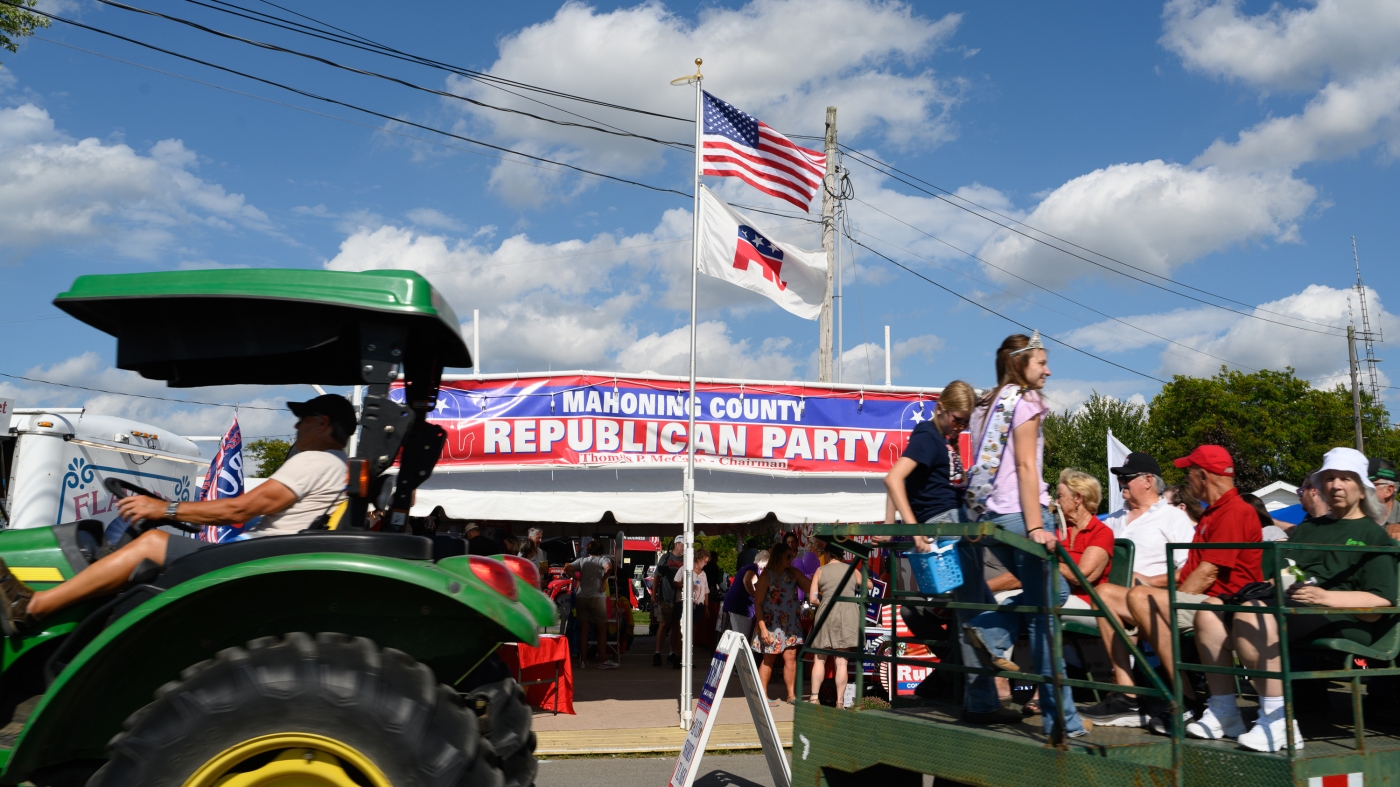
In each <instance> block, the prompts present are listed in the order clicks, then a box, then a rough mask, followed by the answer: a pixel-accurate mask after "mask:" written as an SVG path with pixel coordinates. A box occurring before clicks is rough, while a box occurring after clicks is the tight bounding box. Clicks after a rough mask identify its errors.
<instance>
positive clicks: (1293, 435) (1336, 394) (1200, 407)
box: [1148, 368, 1400, 490]
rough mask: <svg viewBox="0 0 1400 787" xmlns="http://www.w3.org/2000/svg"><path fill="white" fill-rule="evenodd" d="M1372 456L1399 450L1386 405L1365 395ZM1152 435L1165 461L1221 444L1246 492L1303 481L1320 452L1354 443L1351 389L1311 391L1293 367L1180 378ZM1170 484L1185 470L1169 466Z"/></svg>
mask: <svg viewBox="0 0 1400 787" xmlns="http://www.w3.org/2000/svg"><path fill="white" fill-rule="evenodd" d="M1362 417H1363V435H1364V437H1365V442H1366V453H1367V454H1368V455H1371V456H1384V457H1387V458H1394V457H1395V455H1396V448H1397V447H1400V439H1397V434H1396V430H1395V429H1394V428H1392V427H1391V426H1390V416H1389V413H1388V412H1386V410H1385V408H1384V406H1382V405H1381V404H1379V403H1378V402H1373V401H1371V399H1370V397H1369V396H1364V395H1363V415H1362ZM1148 426H1149V429H1148V432H1149V437H1150V440H1151V442H1152V444H1154V445H1156V446H1158V448H1159V450H1160V451H1161V457H1160V459H1162V460H1163V464H1165V463H1166V462H1165V460H1167V459H1171V458H1174V457H1178V456H1186V455H1187V454H1188V453H1190V452H1191V450H1192V449H1193V448H1195V447H1196V446H1198V445H1202V444H1206V443H1211V444H1215V445H1219V446H1223V447H1224V448H1225V449H1226V450H1227V451H1229V452H1230V455H1231V457H1233V458H1234V461H1235V479H1236V483H1237V484H1238V485H1239V487H1240V488H1241V489H1245V490H1250V489H1257V488H1259V487H1261V486H1264V485H1266V484H1269V483H1272V482H1274V481H1289V482H1291V483H1297V482H1298V481H1299V480H1301V479H1302V478H1303V476H1304V475H1306V474H1307V473H1310V472H1312V471H1313V470H1316V469H1317V468H1318V467H1319V466H1321V464H1322V455H1323V454H1325V453H1326V452H1327V451H1328V450H1330V449H1332V448H1336V447H1337V446H1351V445H1354V444H1355V436H1354V431H1353V428H1354V427H1353V423H1352V405H1351V394H1350V392H1349V391H1348V390H1347V389H1346V388H1344V387H1343V386H1341V385H1338V386H1336V387H1335V388H1332V389H1330V390H1324V389H1317V388H1313V387H1312V386H1311V385H1310V384H1309V383H1308V381H1307V380H1302V379H1299V378H1298V377H1296V376H1295V375H1294V373H1293V370H1292V369H1291V368H1290V369H1285V370H1284V371H1281V372H1276V371H1269V370H1264V371H1259V372H1254V373H1252V374H1247V373H1245V372H1240V371H1229V370H1227V369H1224V368H1222V369H1221V370H1220V373H1219V374H1217V375H1215V376H1214V377H1210V378H1199V377H1183V376H1180V375H1177V376H1176V377H1173V378H1172V381H1171V382H1170V383H1168V384H1167V385H1165V386H1163V388H1162V391H1161V393H1159V394H1157V396H1156V397H1155V398H1153V400H1152V404H1151V408H1150V416H1149V424H1148ZM1165 469H1166V471H1167V480H1168V482H1169V483H1174V482H1178V481H1180V480H1181V478H1182V474H1181V471H1179V470H1176V469H1175V468H1172V467H1167V468H1165Z"/></svg>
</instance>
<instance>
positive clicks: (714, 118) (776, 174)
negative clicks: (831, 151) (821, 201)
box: [701, 93, 826, 210]
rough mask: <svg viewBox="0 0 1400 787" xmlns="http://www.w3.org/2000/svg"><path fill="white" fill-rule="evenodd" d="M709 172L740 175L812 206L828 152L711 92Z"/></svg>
mask: <svg viewBox="0 0 1400 787" xmlns="http://www.w3.org/2000/svg"><path fill="white" fill-rule="evenodd" d="M704 118H705V128H704V129H703V131H704V136H703V137H702V139H701V143H702V145H703V147H704V156H703V158H702V161H703V162H704V165H705V169H704V170H702V173H703V174H705V175H717V176H719V177H732V178H739V179H741V180H743V181H744V182H745V183H747V184H749V185H750V186H753V187H754V188H756V189H758V190H759V191H761V192H763V193H764V194H768V195H771V196H774V197H777V198H778V199H783V200H787V201H788V202H791V203H792V204H794V205H796V206H797V207H799V208H801V209H802V210H807V206H808V204H810V203H811V201H812V197H814V196H816V194H817V189H819V188H821V185H822V178H823V177H824V176H825V175H826V156H824V155H822V154H821V153H818V152H817V151H815V150H808V149H807V148H804V147H799V146H797V145H794V144H793V143H792V140H790V139H788V138H787V137H785V136H783V135H782V134H779V133H778V132H776V131H774V130H773V129H771V128H769V127H768V125H767V124H766V123H764V122H763V121H761V120H759V119H757V118H755V117H754V116H752V115H750V114H748V113H746V112H744V111H742V110H740V109H738V108H736V107H735V106H734V105H732V104H730V103H728V102H726V101H723V100H721V99H718V98H715V97H714V96H712V95H710V94H709V93H706V94H705V112H704Z"/></svg>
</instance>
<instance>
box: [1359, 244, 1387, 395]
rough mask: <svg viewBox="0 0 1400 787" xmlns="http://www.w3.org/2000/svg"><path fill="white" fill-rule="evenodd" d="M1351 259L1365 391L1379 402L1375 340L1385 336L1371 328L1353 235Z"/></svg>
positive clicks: (1379, 389)
mask: <svg viewBox="0 0 1400 787" xmlns="http://www.w3.org/2000/svg"><path fill="white" fill-rule="evenodd" d="M1351 261H1352V263H1353V264H1354V265H1355V266H1356V286H1355V287H1353V288H1352V289H1354V290H1356V301H1357V304H1358V305H1359V306H1360V307H1361V331H1360V332H1359V333H1358V334H1357V338H1358V339H1360V340H1361V342H1362V344H1363V345H1364V346H1365V348H1366V360H1365V361H1362V363H1365V364H1366V370H1367V372H1369V373H1370V380H1369V381H1368V382H1367V383H1366V389H1367V393H1369V394H1371V401H1373V402H1379V401H1380V400H1381V382H1380V378H1379V375H1377V373H1376V364H1378V363H1380V362H1381V359H1379V358H1377V357H1376V342H1381V341H1385V338H1384V337H1383V336H1382V335H1381V331H1379V330H1376V331H1372V330H1371V313H1370V309H1369V308H1368V307H1367V306H1366V285H1365V284H1363V283H1362V282H1361V258H1360V257H1358V256H1357V254H1356V236H1355V235H1353V236H1351ZM1358 360H1359V357H1358Z"/></svg>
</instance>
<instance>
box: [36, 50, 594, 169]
mask: <svg viewBox="0 0 1400 787" xmlns="http://www.w3.org/2000/svg"><path fill="white" fill-rule="evenodd" d="M34 40H36V41H44V42H46V43H50V44H53V45H55V46H61V47H64V48H66V49H72V50H75V51H78V52H86V53H87V54H89V55H93V56H94V57H100V58H103V59H104V60H111V61H112V62H114V63H122V64H124V65H128V66H132V67H133V68H139V69H142V70H144V71H150V72H152V73H156V74H162V75H164V76H168V77H174V78H175V79H179V80H183V81H185V82H190V83H193V84H196V85H203V86H204V87H212V88H214V89H215V90H222V91H224V92H225V93H232V94H234V95H235V96H243V97H244V98H251V99H254V100H256V101H262V102H264V103H268V104H274V105H276V106H279V107H285V108H287V109H294V110H296V111H298V112H305V113H306V114H308V115H315V116H317V117H323V118H327V119H329V120H334V121H337V122H339V123H347V124H349V125H352V126H359V127H360V128H367V129H369V130H370V131H374V132H376V133H380V134H393V135H394V136H396V137H403V138H404V139H411V140H413V141H415V142H422V143H423V144H425V145H436V146H437V147H440V148H447V149H448V150H460V151H462V152H463V153H470V154H472V155H473V156H481V157H482V158H489V159H492V160H494V161H503V162H505V163H507V164H517V165H520V166H522V167H534V168H535V169H542V170H545V171H546V172H557V171H558V170H556V169H554V168H552V167H546V166H542V165H540V164H538V163H536V162H533V161H521V160H520V159H513V158H508V157H506V156H497V155H494V154H492V153H487V152H486V151H483V150H475V149H473V148H468V147H463V146H461V145H452V144H449V143H447V142H443V141H442V140H437V139H428V138H427V137H419V136H415V135H413V134H405V133H404V132H402V131H396V130H394V129H392V128H385V127H383V126H375V125H371V124H369V123H361V122H360V121H358V120H351V119H350V118H343V117H340V116H339V115H332V114H330V113H328V112H318V111H316V110H314V109H311V108H309V107H303V106H298V105H296V104H289V103H287V102H285V101H278V100H277V99H275V98H268V97H267V96H260V95H258V94H256V93H248V92H245V91H242V90H235V89H234V88H231V87H226V86H224V85H219V84H216V83H214V82H205V81H204V80H202V79H195V78H194V77H187V76H185V75H184V74H177V73H175V72H174V71H166V70H165V69H161V68H155V67H154V66H148V65H146V64H144V63H137V62H134V61H131V60H123V59H122V58H120V57H114V56H112V55H109V54H106V53H104V52H97V51H95V50H92V49H85V48H83V47H80V46H74V45H73V44H69V43H65V42H63V41H58V40H55V39H52V38H45V37H44V36H41V35H35V36H34ZM583 177H593V176H589V175H584V176H583ZM595 179H600V180H606V178H595Z"/></svg>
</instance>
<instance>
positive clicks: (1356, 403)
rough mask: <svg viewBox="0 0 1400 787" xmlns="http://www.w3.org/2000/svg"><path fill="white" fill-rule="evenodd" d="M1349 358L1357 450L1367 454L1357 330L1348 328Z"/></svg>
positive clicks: (1352, 414)
mask: <svg viewBox="0 0 1400 787" xmlns="http://www.w3.org/2000/svg"><path fill="white" fill-rule="evenodd" d="M1347 356H1348V357H1349V358H1350V359H1351V418H1352V421H1353V423H1355V424H1356V450H1358V451H1360V452H1362V453H1365V452H1366V448H1365V444H1364V443H1363V442H1362V439H1361V386H1360V385H1358V384H1357V379H1356V371H1357V370H1356V328H1355V327H1353V326H1351V325H1348V326H1347Z"/></svg>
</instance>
